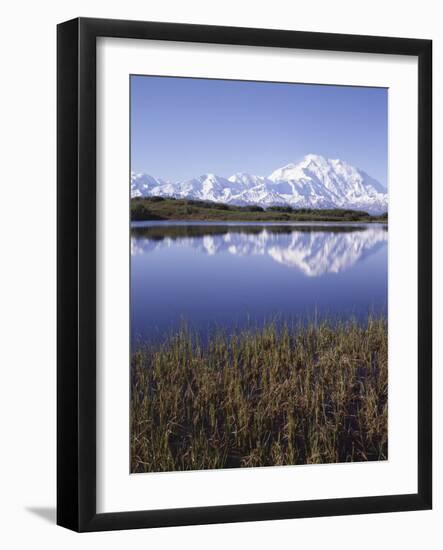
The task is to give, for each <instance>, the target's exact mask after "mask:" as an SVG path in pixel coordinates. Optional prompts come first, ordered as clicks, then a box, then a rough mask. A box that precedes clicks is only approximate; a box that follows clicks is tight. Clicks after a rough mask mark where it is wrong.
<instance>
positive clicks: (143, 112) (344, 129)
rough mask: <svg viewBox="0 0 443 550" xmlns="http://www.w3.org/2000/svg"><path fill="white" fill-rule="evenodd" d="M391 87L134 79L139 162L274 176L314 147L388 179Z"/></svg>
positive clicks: (157, 168) (167, 168) (194, 171)
mask: <svg viewBox="0 0 443 550" xmlns="http://www.w3.org/2000/svg"><path fill="white" fill-rule="evenodd" d="M387 103H388V91H387V89H384V88H361V87H346V86H321V85H305V84H279V83H267V82H246V81H238V80H237V81H235V80H208V79H192V78H173V77H151V76H131V169H132V170H134V171H137V172H138V171H141V172H147V173H148V174H151V175H152V176H156V177H162V178H165V179H168V180H172V181H178V180H184V179H190V178H192V177H196V176H200V175H202V174H205V173H208V172H210V173H215V174H217V175H219V176H225V177H228V176H230V175H232V174H234V173H235V172H248V173H251V174H255V175H260V176H267V175H269V174H270V173H271V172H273V171H274V170H275V169H276V168H280V167H281V166H284V165H286V164H289V163H291V162H297V161H299V160H300V159H301V158H302V157H303V156H304V155H306V154H308V153H316V154H320V155H323V156H325V157H327V158H341V159H342V160H345V161H347V162H350V163H351V164H353V165H355V166H357V167H358V168H361V169H363V170H364V171H365V172H367V173H368V174H369V175H370V176H372V177H374V178H376V179H377V180H378V181H380V182H381V183H382V184H383V185H385V186H386V183H387Z"/></svg>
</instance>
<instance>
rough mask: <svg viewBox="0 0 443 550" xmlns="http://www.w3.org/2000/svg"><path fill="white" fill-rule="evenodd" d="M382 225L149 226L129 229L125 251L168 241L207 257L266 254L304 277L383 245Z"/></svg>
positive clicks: (345, 265)
mask: <svg viewBox="0 0 443 550" xmlns="http://www.w3.org/2000/svg"><path fill="white" fill-rule="evenodd" d="M387 239H388V231H387V227H386V226H385V225H379V224H372V225H348V226H346V225H299V226H288V225H269V226H255V225H230V226H226V225H165V226H162V225H160V224H158V225H150V226H138V227H137V226H136V227H133V228H132V229H131V254H132V255H133V256H134V255H137V254H147V253H150V252H153V251H155V250H159V249H161V248H170V247H171V246H180V247H191V248H193V249H195V250H197V251H199V252H201V253H204V254H208V255H210V256H213V255H216V254H221V253H227V254H232V255H237V256H257V255H258V256H263V255H267V256H269V257H270V258H271V259H272V260H274V261H275V262H278V263H279V264H283V265H285V266H288V267H290V268H294V269H298V270H299V271H301V272H302V273H304V274H305V275H306V276H308V277H317V276H319V275H323V274H325V273H340V272H343V271H345V270H347V269H349V268H350V267H352V266H354V265H355V264H357V263H358V262H360V261H361V260H364V259H365V258H366V257H368V255H370V254H373V253H375V252H376V251H377V250H379V249H380V248H381V247H383V246H386V244H387Z"/></svg>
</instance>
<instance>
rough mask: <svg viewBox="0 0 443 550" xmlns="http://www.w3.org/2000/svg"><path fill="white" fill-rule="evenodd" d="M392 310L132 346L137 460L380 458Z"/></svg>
mask: <svg viewBox="0 0 443 550" xmlns="http://www.w3.org/2000/svg"><path fill="white" fill-rule="evenodd" d="M387 415H388V367H387V321H386V319H384V318H377V319H374V318H369V319H368V321H367V323H365V324H364V325H363V326H362V325H361V324H358V323H357V322H348V323H341V324H337V323H332V322H327V321H325V322H323V323H321V324H318V325H314V324H312V325H310V326H304V327H303V326H300V327H298V328H292V327H291V328H290V327H288V326H285V327H283V328H282V327H277V326H276V325H274V324H270V325H268V326H266V327H264V328H262V329H256V330H245V331H244V332H239V333H237V334H235V335H230V336H229V335H225V334H222V333H219V334H217V335H215V336H214V337H213V338H212V339H211V341H210V343H208V344H206V345H202V344H200V343H199V342H198V339H197V338H196V337H195V335H193V334H192V333H191V332H190V331H189V330H187V329H186V328H182V329H181V330H180V331H179V332H178V333H177V334H174V335H172V336H169V337H168V338H167V339H166V340H165V341H164V342H163V343H161V344H159V345H157V346H155V347H152V346H151V347H148V346H146V347H145V348H143V349H140V350H138V351H136V352H134V354H133V356H132V364H131V471H132V472H134V473H135V472H162V471H179V470H203V469H213V468H238V467H252V466H255V467H256V466H277V465H290V464H292V465H295V464H322V463H323V464H324V463H336V462H352V461H373V460H385V459H386V458H387V456H388V433H387V418H388V416H387Z"/></svg>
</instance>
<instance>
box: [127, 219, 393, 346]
mask: <svg viewBox="0 0 443 550" xmlns="http://www.w3.org/2000/svg"><path fill="white" fill-rule="evenodd" d="M387 240H388V231H387V226H386V225H384V224H338V223H315V224H314V223H309V224H277V223H276V224H269V223H268V224H265V223H241V224H239V223H203V222H192V223H185V222H136V223H133V224H132V226H131V333H132V341H133V345H137V344H138V343H140V342H142V341H145V340H158V339H161V338H162V337H164V335H165V332H169V331H173V330H175V329H176V328H177V327H179V326H180V324H181V323H183V322H184V321H186V322H187V323H188V324H189V325H190V326H192V327H193V328H194V329H195V330H197V331H201V332H202V334H204V333H208V330H209V331H212V330H214V328H215V327H220V328H222V329H224V330H226V331H228V332H229V331H235V330H237V329H239V328H241V327H244V326H250V325H251V324H252V325H260V324H263V323H264V322H266V321H269V320H273V319H275V320H276V321H277V322H282V321H288V322H299V321H300V322H305V321H307V320H315V319H319V318H321V317H322V316H328V317H332V318H334V319H346V318H349V317H351V316H353V317H356V318H357V319H359V320H362V321H364V320H365V319H366V318H367V316H368V314H369V313H373V314H375V315H378V314H382V313H386V310H387Z"/></svg>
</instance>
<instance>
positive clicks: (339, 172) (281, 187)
mask: <svg viewBox="0 0 443 550" xmlns="http://www.w3.org/2000/svg"><path fill="white" fill-rule="evenodd" d="M154 195H157V196H163V197H168V196H169V197H175V198H188V199H196V200H208V201H214V202H223V203H227V204H236V205H247V204H251V205H252V204H254V205H259V206H263V207H269V206H277V205H280V206H282V205H288V206H291V207H293V208H352V209H356V210H366V211H368V212H371V213H380V212H386V210H387V208H388V195H387V192H386V190H385V189H384V188H383V186H382V185H381V184H380V183H379V182H378V181H376V180H375V179H373V178H371V177H370V176H368V174H366V173H365V172H363V171H362V170H359V169H358V168H355V167H354V166H352V165H350V164H348V163H346V162H344V161H343V160H339V159H326V158H324V157H322V156H321V155H313V154H310V155H306V156H305V157H304V158H303V159H302V160H301V161H300V162H299V163H297V164H288V165H287V166H283V167H282V168H278V169H277V170H275V171H274V172H272V174H271V175H270V176H269V177H263V176H254V175H251V174H246V173H237V174H234V175H232V176H231V177H229V178H223V177H220V176H216V175H215V174H205V175H203V176H200V177H198V178H194V179H191V180H187V181H184V182H176V183H171V182H167V181H165V180H162V179H159V178H153V177H152V176H149V175H147V174H135V173H133V174H132V177H131V196H132V197H140V196H142V197H148V196H154Z"/></svg>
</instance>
